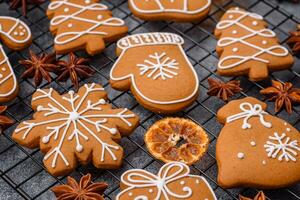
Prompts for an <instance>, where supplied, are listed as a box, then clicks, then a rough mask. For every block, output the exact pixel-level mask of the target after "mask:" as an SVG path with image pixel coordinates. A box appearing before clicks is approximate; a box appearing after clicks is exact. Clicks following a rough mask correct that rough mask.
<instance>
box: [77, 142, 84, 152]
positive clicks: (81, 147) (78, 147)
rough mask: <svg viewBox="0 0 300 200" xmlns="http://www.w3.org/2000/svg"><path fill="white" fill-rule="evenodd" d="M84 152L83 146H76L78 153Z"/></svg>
mask: <svg viewBox="0 0 300 200" xmlns="http://www.w3.org/2000/svg"><path fill="white" fill-rule="evenodd" d="M82 150H83V146H82V145H80V144H79V145H77V146H76V151H77V152H79V153H80V152H82Z"/></svg>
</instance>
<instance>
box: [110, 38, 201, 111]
mask: <svg viewBox="0 0 300 200" xmlns="http://www.w3.org/2000/svg"><path fill="white" fill-rule="evenodd" d="M183 43H184V40H183V38H182V37H180V36H179V35H176V34H173V33H145V34H137V35H132V36H127V37H125V38H122V39H121V40H119V41H118V44H117V54H118V55H119V58H118V60H117V61H116V63H115V65H114V66H113V67H112V69H111V72H110V83H111V85H112V87H113V88H115V89H118V90H123V91H126V90H129V89H130V90H131V91H132V93H133V95H134V96H135V98H136V99H137V101H138V102H139V103H140V104H141V105H143V106H144V107H145V108H147V109H149V110H151V111H153V112H158V113H175V112H178V111H180V110H182V109H184V108H186V107H188V106H189V105H191V104H192V103H193V102H194V101H195V99H196V98H197V96H198V87H199V80H198V77H197V74H196V72H195V70H194V68H193V66H192V65H191V63H190V62H189V60H188V58H187V56H186V54H185V52H184V50H183V48H182V44H183Z"/></svg>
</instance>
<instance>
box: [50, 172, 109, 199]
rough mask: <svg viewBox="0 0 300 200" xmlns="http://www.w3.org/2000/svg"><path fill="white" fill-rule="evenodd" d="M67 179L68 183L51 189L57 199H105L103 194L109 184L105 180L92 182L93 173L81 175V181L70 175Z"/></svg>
mask: <svg viewBox="0 0 300 200" xmlns="http://www.w3.org/2000/svg"><path fill="white" fill-rule="evenodd" d="M67 179H68V181H67V184H65V185H59V186H55V187H53V188H52V189H51V190H52V191H53V192H54V194H55V196H56V197H57V200H104V198H103V196H102V195H103V193H104V191H105V190H106V188H107V187H108V185H107V184H106V183H103V182H98V183H92V182H91V174H87V175H85V176H83V177H81V179H80V181H79V183H77V182H76V180H75V179H73V178H72V177H70V176H69V177H68V178H67Z"/></svg>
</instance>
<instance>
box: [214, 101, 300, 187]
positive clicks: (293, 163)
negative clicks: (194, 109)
mask: <svg viewBox="0 0 300 200" xmlns="http://www.w3.org/2000/svg"><path fill="white" fill-rule="evenodd" d="M266 106H267V105H266V104H265V103H263V102H261V101H259V100H257V99H255V98H252V97H247V98H244V99H239V100H234V101H231V102H229V103H228V104H227V105H225V106H224V107H223V108H221V109H220V110H219V111H218V113H217V118H218V120H219V121H220V122H221V123H223V124H225V126H224V128H223V129H222V130H221V133H220V135H219V137H218V140H217V144H216V159H217V164H218V183H219V184H220V185H221V186H222V187H225V188H232V187H237V186H245V187H255V188H266V189H269V188H271V189H272V188H281V187H286V186H289V185H292V184H294V183H297V182H299V181H300V146H299V143H298V141H300V134H299V132H298V131H297V130H296V129H295V128H294V127H292V126H291V125H290V124H288V123H287V122H286V121H284V120H282V119H279V118H277V117H275V116H272V115H270V114H268V113H267V112H266V111H265V110H266Z"/></svg>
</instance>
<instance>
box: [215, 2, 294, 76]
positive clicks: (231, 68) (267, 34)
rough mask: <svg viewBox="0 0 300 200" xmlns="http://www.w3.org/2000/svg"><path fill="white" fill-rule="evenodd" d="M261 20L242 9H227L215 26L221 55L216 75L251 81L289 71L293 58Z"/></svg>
mask: <svg viewBox="0 0 300 200" xmlns="http://www.w3.org/2000/svg"><path fill="white" fill-rule="evenodd" d="M266 27H267V24H266V22H265V21H264V20H263V17H262V16H260V15H258V14H255V13H250V12H247V11H245V10H243V9H241V8H238V7H237V8H231V9H229V10H228V11H227V12H226V13H225V14H224V15H223V17H222V18H221V20H220V22H219V23H218V24H217V27H216V30H215V35H216V37H217V38H219V41H218V44H217V47H216V50H217V53H218V54H219V55H220V60H219V63H218V73H219V74H220V75H224V76H239V75H247V76H249V79H250V80H253V81H260V80H262V79H266V78H267V77H268V75H269V71H278V70H284V69H288V68H290V67H291V66H292V65H293V62H294V60H293V57H292V55H291V54H290V53H289V52H288V50H287V49H286V48H285V47H283V46H281V45H280V44H279V42H278V39H277V37H276V34H275V33H274V32H273V31H272V30H270V29H267V28H266Z"/></svg>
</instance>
